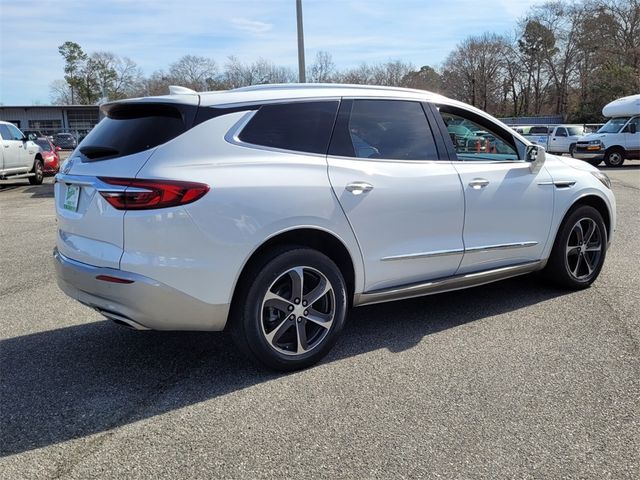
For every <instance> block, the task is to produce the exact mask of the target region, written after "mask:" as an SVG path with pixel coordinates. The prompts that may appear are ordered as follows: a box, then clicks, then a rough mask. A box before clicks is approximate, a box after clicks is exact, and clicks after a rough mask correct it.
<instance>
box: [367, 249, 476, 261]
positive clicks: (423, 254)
mask: <svg viewBox="0 0 640 480" xmlns="http://www.w3.org/2000/svg"><path fill="white" fill-rule="evenodd" d="M462 253H464V249H463V248H456V249H453V250H434V251H433V252H419V253H407V254H404V255H390V256H388V257H383V258H381V259H380V260H382V261H383V262H387V261H389V260H414V259H416V258H428V257H444V256H447V255H460V254H462Z"/></svg>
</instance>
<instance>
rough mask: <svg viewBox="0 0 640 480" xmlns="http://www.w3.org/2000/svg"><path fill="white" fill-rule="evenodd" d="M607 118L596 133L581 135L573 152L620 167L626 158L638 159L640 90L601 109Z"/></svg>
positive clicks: (588, 160) (597, 161)
mask: <svg viewBox="0 0 640 480" xmlns="http://www.w3.org/2000/svg"><path fill="white" fill-rule="evenodd" d="M602 114H603V115H604V116H605V117H610V120H609V121H608V122H607V123H605V124H604V125H603V126H602V127H601V128H600V129H599V130H598V131H597V132H596V133H590V134H588V135H585V136H583V137H582V138H580V139H579V140H578V142H577V144H576V150H575V152H574V156H575V157H576V158H580V159H582V160H585V161H587V162H589V163H590V164H591V165H594V166H596V165H599V164H600V162H602V161H603V160H604V163H605V164H606V165H607V166H608V167H620V166H621V165H622V164H623V163H624V161H625V159H634V160H640V94H639V95H631V96H629V97H623V98H619V99H617V100H614V101H613V102H611V103H609V104H607V105H605V107H604V108H603V109H602Z"/></svg>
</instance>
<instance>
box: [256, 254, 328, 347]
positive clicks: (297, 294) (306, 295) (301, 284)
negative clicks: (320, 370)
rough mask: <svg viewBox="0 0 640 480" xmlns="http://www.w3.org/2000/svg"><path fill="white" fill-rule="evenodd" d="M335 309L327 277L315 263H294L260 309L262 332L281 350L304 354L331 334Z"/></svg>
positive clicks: (272, 344)
mask: <svg viewBox="0 0 640 480" xmlns="http://www.w3.org/2000/svg"><path fill="white" fill-rule="evenodd" d="M335 311H336V301H335V294H334V291H333V287H332V285H331V283H330V282H329V280H328V279H327V277H326V276H325V275H324V274H323V273H322V272H320V271H319V270H317V269H315V268H312V267H305V266H299V267H294V268H291V269H289V270H287V271H286V272H284V273H283V274H282V275H280V276H279V277H278V278H277V279H276V280H275V281H274V282H273V283H272V284H271V286H270V287H269V288H268V289H267V292H266V294H265V296H264V298H263V300H262V307H261V309H260V315H261V318H260V324H261V327H262V333H263V335H264V338H265V339H266V341H267V343H268V344H269V346H270V347H271V348H273V349H274V350H276V351H277V352H279V353H282V354H285V355H290V356H299V355H304V354H306V353H307V352H309V351H310V350H313V349H314V348H316V347H317V346H318V345H320V344H321V343H322V342H323V341H324V339H325V338H326V337H327V335H328V333H329V331H330V329H331V326H332V324H333V320H334V316H335Z"/></svg>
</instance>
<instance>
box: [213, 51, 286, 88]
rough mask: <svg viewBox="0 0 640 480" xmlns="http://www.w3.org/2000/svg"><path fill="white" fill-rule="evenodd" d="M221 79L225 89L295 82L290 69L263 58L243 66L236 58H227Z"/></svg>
mask: <svg viewBox="0 0 640 480" xmlns="http://www.w3.org/2000/svg"><path fill="white" fill-rule="evenodd" d="M223 79H224V80H223V82H224V85H225V87H226V88H238V87H245V86H247V85H261V84H266V83H290V82H293V81H295V79H296V76H295V74H294V73H293V70H291V69H290V68H286V67H281V66H278V65H276V64H274V63H272V62H269V61H268V60H265V59H263V58H259V59H258V60H256V61H255V62H253V63H251V64H244V63H242V62H241V61H240V60H239V59H238V58H237V57H229V58H228V60H227V63H226V65H225V72H224V74H223Z"/></svg>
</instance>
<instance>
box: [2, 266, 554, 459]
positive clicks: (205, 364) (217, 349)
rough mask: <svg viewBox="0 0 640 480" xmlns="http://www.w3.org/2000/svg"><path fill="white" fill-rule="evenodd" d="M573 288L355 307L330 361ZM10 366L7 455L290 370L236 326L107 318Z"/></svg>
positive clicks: (526, 282) (20, 351)
mask: <svg viewBox="0 0 640 480" xmlns="http://www.w3.org/2000/svg"><path fill="white" fill-rule="evenodd" d="M565 293H566V292H564V291H560V290H556V289H552V288H547V287H544V286H542V285H540V283H539V282H538V281H537V279H536V278H535V277H531V276H527V277H521V278H517V279H512V280H507V281H503V282H499V283H494V284H491V285H487V286H483V287H478V288H474V289H470V290H465V291H459V292H451V293H446V294H441V295H437V296H432V297H424V298H421V299H414V300H407V301H403V302H395V303H388V304H382V305H374V306H369V307H363V308H359V309H355V310H354V311H353V313H352V315H351V318H350V322H349V323H348V324H347V327H346V328H345V331H344V332H343V335H342V339H341V341H339V342H338V345H337V346H336V348H335V349H334V350H333V351H332V352H331V353H330V354H329V356H328V357H327V358H326V359H325V360H324V363H329V362H335V361H339V360H342V359H345V358H349V357H353V356H356V355H359V354H362V353H366V352H370V351H374V350H377V349H389V350H390V351H392V352H401V351H404V350H406V349H409V348H412V347H413V346H415V345H416V344H418V343H419V342H420V341H421V340H422V339H423V338H424V337H425V336H427V335H431V334H434V333H437V332H440V331H443V330H446V329H450V328H454V327H457V326H460V325H462V324H465V323H469V322H474V321H476V320H480V319H484V318H487V317H490V316H494V315H498V314H501V313H506V312H513V311H516V310H518V309H522V308H526V307H527V306H530V305H534V304H537V303H539V302H543V301H545V300H548V299H551V298H556V297H558V296H561V295H563V294H565ZM0 366H1V367H0V368H1V370H0V380H1V381H0V399H1V402H2V406H1V407H0V431H1V432H2V442H1V445H0V456H6V455H11V454H16V453H20V452H24V451H28V450H32V449H36V448H41V447H45V446H48V445H52V444H56V443H60V442H64V441H67V440H72V439H76V438H82V437H85V436H87V435H92V434H97V433H101V432H105V431H108V430H110V429H113V428H116V427H119V426H122V425H126V424H129V423H133V422H136V421H139V420H142V419H146V418H150V417H153V416H156V415H160V414H163V413H166V412H169V411H173V410H176V409H179V408H182V407H185V406H188V405H192V404H195V403H198V402H202V401H206V400H209V399H211V398H215V397H217V396H221V395H225V394H227V393H230V392H233V391H237V390H241V389H244V388H247V387H250V386H252V385H256V384H259V383H262V382H267V381H270V380H272V379H275V378H278V377H279V376H281V375H283V374H279V373H274V372H270V371H266V370H264V369H261V368H259V367H256V366H254V365H253V364H251V363H250V362H248V361H247V360H245V359H244V357H242V356H241V355H240V353H239V352H238V351H237V350H236V348H235V347H234V346H233V344H232V343H231V339H230V337H229V335H228V334H226V333H197V332H180V333H178V332H135V331H130V330H127V329H124V328H122V327H116V326H114V325H113V324H111V323H110V322H107V321H104V322H90V323H87V324H84V325H78V326H73V327H68V328H62V329H59V330H52V331H45V332H41V333H36V334H33V335H27V336H22V337H16V338H10V339H7V340H3V341H1V342H0ZM292 375H295V373H293V374H292Z"/></svg>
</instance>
